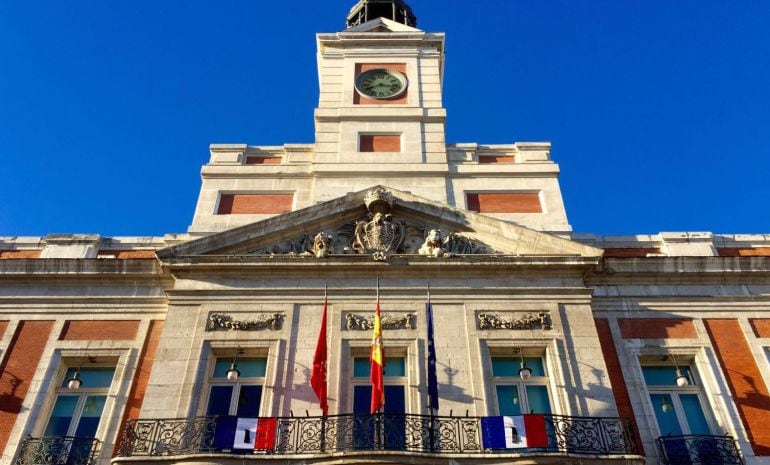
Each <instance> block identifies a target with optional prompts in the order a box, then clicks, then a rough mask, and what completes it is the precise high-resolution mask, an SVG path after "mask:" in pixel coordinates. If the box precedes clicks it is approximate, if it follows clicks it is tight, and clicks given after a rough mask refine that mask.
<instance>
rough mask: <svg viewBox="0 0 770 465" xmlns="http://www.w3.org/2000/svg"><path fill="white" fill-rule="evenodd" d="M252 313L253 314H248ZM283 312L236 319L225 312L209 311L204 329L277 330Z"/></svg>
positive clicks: (282, 317)
mask: <svg viewBox="0 0 770 465" xmlns="http://www.w3.org/2000/svg"><path fill="white" fill-rule="evenodd" d="M249 315H253V314H249ZM284 317H285V315H284V314H283V313H278V312H277V313H261V314H260V313H258V314H256V316H251V318H249V319H237V317H236V316H233V315H230V314H226V313H213V312H212V313H209V317H208V321H207V322H206V331H262V330H268V329H269V330H271V331H278V330H280V329H281V325H282V324H283V319H284Z"/></svg>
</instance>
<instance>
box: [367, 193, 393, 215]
mask: <svg viewBox="0 0 770 465" xmlns="http://www.w3.org/2000/svg"><path fill="white" fill-rule="evenodd" d="M393 202H394V199H393V194H391V193H390V192H388V191H387V190H385V189H384V188H382V187H378V188H376V189H372V190H370V191H369V192H367V193H366V195H365V196H364V204H366V209H367V210H369V212H371V213H372V214H374V213H390V209H391V208H393Z"/></svg>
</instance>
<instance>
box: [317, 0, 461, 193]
mask: <svg viewBox="0 0 770 465" xmlns="http://www.w3.org/2000/svg"><path fill="white" fill-rule="evenodd" d="M346 23H347V25H348V26H349V27H348V28H347V29H345V30H344V31H341V32H337V33H331V34H318V35H317V45H318V76H319V81H320V86H319V87H320V96H319V101H318V107H317V108H316V110H315V157H314V169H313V171H314V173H315V189H314V193H315V195H314V197H315V198H314V201H316V202H317V201H323V200H329V199H332V198H335V197H338V196H339V195H340V194H344V193H346V192H353V191H358V190H361V189H365V188H366V187H370V186H374V185H377V184H385V185H388V186H390V187H394V188H396V189H400V190H405V191H410V192H412V193H414V194H415V195H420V196H423V197H427V198H430V199H433V200H437V201H441V202H447V194H446V182H445V178H444V175H445V174H446V173H447V171H448V166H447V154H446V142H445V138H444V124H445V120H446V110H445V109H444V107H443V103H442V95H441V94H442V79H443V71H444V34H441V33H427V32H424V31H421V30H419V29H417V28H415V27H414V26H415V25H416V24H417V18H416V17H415V15H414V13H413V12H412V9H411V8H410V7H409V5H407V4H406V3H405V2H404V1H402V0H361V1H359V2H358V3H356V4H355V5H354V6H353V8H352V9H351V10H350V14H349V15H348V17H347V21H346Z"/></svg>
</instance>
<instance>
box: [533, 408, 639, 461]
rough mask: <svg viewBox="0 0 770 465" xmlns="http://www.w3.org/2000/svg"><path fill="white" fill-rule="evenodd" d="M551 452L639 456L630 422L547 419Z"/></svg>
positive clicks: (613, 419)
mask: <svg viewBox="0 0 770 465" xmlns="http://www.w3.org/2000/svg"><path fill="white" fill-rule="evenodd" d="M545 425H546V431H547V435H548V438H549V446H548V449H549V450H553V449H556V450H566V451H567V452H570V453H574V454H601V455H615V454H636V452H637V449H636V441H635V440H634V436H633V426H632V425H631V420H630V419H628V418H604V417H602V418H597V417H568V416H563V415H546V416H545Z"/></svg>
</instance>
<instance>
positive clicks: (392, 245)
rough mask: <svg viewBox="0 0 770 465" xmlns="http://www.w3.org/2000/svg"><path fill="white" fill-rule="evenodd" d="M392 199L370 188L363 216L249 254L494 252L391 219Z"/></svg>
mask: <svg viewBox="0 0 770 465" xmlns="http://www.w3.org/2000/svg"><path fill="white" fill-rule="evenodd" d="M394 202H395V200H394V198H393V195H392V194H391V193H390V192H388V191H387V190H385V189H383V188H377V189H373V190H371V191H369V192H368V193H367V194H366V196H365V197H364V204H365V205H366V208H367V210H368V211H369V213H368V214H367V216H366V218H365V219H361V220H357V221H355V222H353V223H347V224H344V225H342V226H339V227H338V228H336V229H334V230H332V231H322V232H319V233H316V234H312V233H305V234H304V235H302V236H300V237H295V238H291V239H285V240H283V241H282V242H280V243H278V244H275V245H271V246H267V247H262V248H259V249H256V250H254V251H252V252H251V254H254V255H270V256H276V255H287V256H290V257H316V258H327V257H329V256H331V255H334V254H362V255H365V254H370V255H371V256H372V258H373V259H374V260H377V261H386V260H388V257H389V256H390V255H398V254H404V255H415V254H417V255H423V256H427V257H434V258H438V257H447V258H448V257H452V256H454V255H470V254H487V255H489V254H494V253H495V251H494V250H493V249H492V248H491V247H489V246H488V245H486V244H484V243H482V242H481V241H479V240H477V239H475V238H471V237H469V236H467V235H466V234H465V233H454V232H444V231H442V230H440V229H435V228H430V227H429V226H426V225H424V224H418V223H414V222H408V221H405V220H395V219H394V218H393V215H392V214H391V209H392V207H393V204H394Z"/></svg>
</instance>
